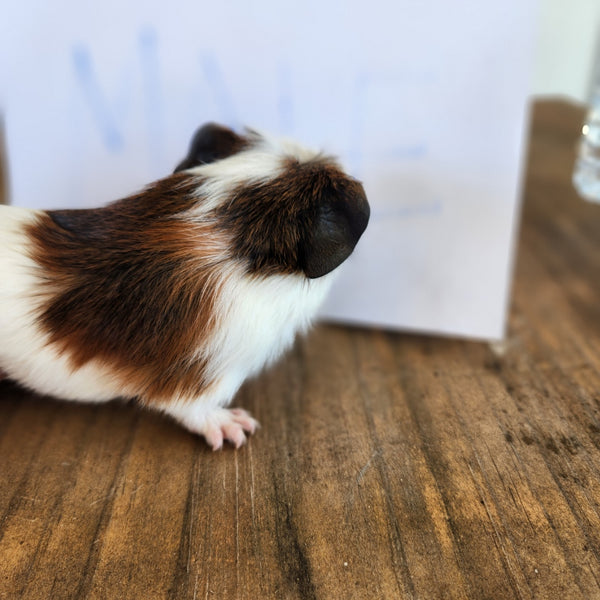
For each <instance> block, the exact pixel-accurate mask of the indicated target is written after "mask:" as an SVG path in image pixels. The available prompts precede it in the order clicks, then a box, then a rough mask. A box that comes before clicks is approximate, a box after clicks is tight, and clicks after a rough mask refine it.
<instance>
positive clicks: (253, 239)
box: [219, 157, 368, 274]
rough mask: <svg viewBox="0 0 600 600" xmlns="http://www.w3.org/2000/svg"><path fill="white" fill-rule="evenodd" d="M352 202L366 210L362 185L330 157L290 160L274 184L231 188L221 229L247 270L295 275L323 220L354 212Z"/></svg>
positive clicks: (301, 267) (301, 266)
mask: <svg viewBox="0 0 600 600" xmlns="http://www.w3.org/2000/svg"><path fill="white" fill-rule="evenodd" d="M355 199H358V200H359V201H360V202H361V203H362V202H363V200H364V204H365V205H366V206H367V209H368V204H367V203H366V198H365V195H364V190H363V188H362V185H361V184H360V183H359V182H358V181H355V180H354V179H351V178H349V177H348V176H347V175H346V174H345V173H343V172H342V171H341V170H340V169H339V168H338V167H337V166H336V165H335V164H334V163H333V162H331V161H330V160H329V159H327V158H325V157H323V158H317V159H314V160H312V161H308V162H304V163H301V162H299V161H297V160H295V159H289V160H288V161H287V163H286V165H285V171H284V172H283V173H282V174H281V175H279V176H278V177H276V178H274V179H273V180H271V181H269V182H267V183H257V184H253V185H244V186H240V187H239V188H238V189H237V190H235V191H234V192H233V194H232V196H231V199H230V200H229V202H225V203H224V204H223V206H222V207H221V209H220V211H219V217H220V226H221V227H224V228H226V229H228V230H230V231H231V232H232V233H233V236H234V251H235V254H236V256H238V257H240V258H243V259H245V260H247V261H248V263H249V271H250V272H260V273H261V274H269V273H278V272H279V273H291V272H299V271H302V270H304V269H305V266H306V262H307V255H308V254H309V253H310V252H311V250H312V245H313V241H314V236H315V231H317V230H319V228H320V227H321V226H322V223H323V220H324V219H327V218H330V216H331V220H332V222H333V221H335V219H337V216H338V215H334V214H333V213H336V212H337V213H340V214H341V213H342V212H344V211H346V210H347V207H350V209H351V210H352V211H354V210H355V209H354V207H353V206H352V203H353V202H354V201H355ZM354 203H356V202H354ZM325 205H327V208H326V212H325V213H324V211H323V208H324V206H325ZM346 205H347V206H346ZM332 215H333V216H332ZM365 226H366V224H365ZM333 227H335V223H333ZM360 233H362V229H361V231H360ZM358 237H360V234H358ZM358 237H356V240H353V242H354V243H356V241H357V240H358ZM354 243H353V244H352V248H353V247H354ZM350 252H351V249H350ZM348 254H349V252H348ZM346 256H347V254H346Z"/></svg>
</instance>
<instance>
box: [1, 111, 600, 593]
mask: <svg viewBox="0 0 600 600" xmlns="http://www.w3.org/2000/svg"><path fill="white" fill-rule="evenodd" d="M581 118H582V112H581V110H580V109H578V108H576V107H573V106H570V105H568V104H566V103H563V102H542V103H538V104H537V105H536V106H535V110H534V113H533V124H532V133H531V143H530V152H529V160H528V168H527V177H526V182H525V188H524V196H525V205H524V213H523V227H522V231H521V236H520V244H519V252H518V260H517V265H516V281H515V286H514V294H513V302H512V307H511V313H510V327H509V335H508V338H507V340H506V342H505V343H504V344H502V345H498V346H494V347H491V346H489V345H487V344H483V343H475V342H464V341H455V340H447V339H435V338H430V337H424V336H414V335H402V334H393V333H386V332H383V331H374V330H361V329H351V328H345V327H334V326H321V327H318V328H317V329H316V330H315V331H313V332H312V333H311V334H310V335H309V336H308V337H307V338H305V339H302V340H300V341H299V342H298V343H297V344H296V346H295V347H294V350H293V352H291V353H290V354H289V355H288V356H287V357H286V358H285V359H284V360H282V361H281V362H280V363H279V364H278V365H276V366H275V367H274V368H273V369H271V370H270V371H268V372H266V373H264V374H263V375H261V376H260V377H259V378H258V379H256V380H255V381H252V382H250V383H248V384H247V385H246V386H245V387H244V388H243V390H242V392H241V394H240V396H239V398H238V404H240V405H242V406H244V407H246V408H248V409H250V410H251V411H252V412H253V413H254V415H255V416H256V417H257V418H258V419H259V420H260V421H261V423H262V426H263V428H262V430H261V431H260V432H259V433H258V434H257V435H256V436H255V437H253V438H252V439H251V441H250V443H249V444H248V445H247V446H246V447H245V448H243V449H241V450H239V451H234V450H232V449H227V450H225V451H223V452H219V453H213V452H211V451H210V450H208V449H207V447H206V446H205V445H204V444H203V443H202V442H201V441H200V440H198V439H195V438H194V437H193V436H191V435H189V434H187V433H186V432H184V431H183V430H181V429H180V428H179V427H177V426H176V425H174V424H172V423H171V422H169V421H167V420H165V419H163V418H161V417H160V416H158V415H154V414H151V413H148V412H142V411H139V410H138V409H136V408H135V407H134V406H131V405H120V404H118V403H113V404H109V405H104V406H85V405H73V404H67V403H62V402H57V401H51V400H48V399H43V398H37V397H35V396H33V395H31V394H29V393H27V392H24V391H22V390H19V389H17V388H16V387H13V386H12V385H11V384H10V383H6V382H4V383H2V384H1V385H0V483H1V486H0V597H2V598H10V599H13V598H52V599H56V598H59V599H62V598H106V599H111V598H119V599H121V598H123V599H126V598H132V599H133V598H135V599H139V598H144V599H153V598H157V599H158V598H160V599H162V598H173V599H175V598H177V599H180V598H189V599H199V598H209V599H212V598H240V599H249V600H250V599H251V600H255V599H259V598H260V599H269V598H274V599H297V598H298V599H300V598H301V599H330V598H336V599H337V598H343V599H346V598H357V599H362V598H367V599H379V598H382V599H389V598H392V599H395V598H407V599H412V598H425V599H436V598H440V599H447V598H449V599H452V598H456V599H461V598H474V599H478V600H484V599H487V598H489V599H493V600H502V599H505V598H506V599H512V598H519V599H537V598H544V599H553V598H557V599H559V598H560V599H566V598H568V599H569V600H571V599H578V598H581V599H585V600H589V599H593V598H600V302H599V301H598V299H599V298H600V277H599V275H600V206H594V205H591V204H586V203H585V202H583V201H581V200H579V199H578V198H577V197H576V195H575V193H574V191H573V189H572V187H571V184H570V175H571V170H572V164H573V158H574V147H575V145H574V144H575V140H576V137H577V135H578V130H579V126H580V122H581Z"/></svg>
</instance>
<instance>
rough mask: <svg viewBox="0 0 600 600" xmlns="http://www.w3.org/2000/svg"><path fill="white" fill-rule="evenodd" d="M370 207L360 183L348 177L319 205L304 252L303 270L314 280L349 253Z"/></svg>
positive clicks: (358, 237) (365, 221) (362, 229)
mask: <svg viewBox="0 0 600 600" xmlns="http://www.w3.org/2000/svg"><path fill="white" fill-rule="evenodd" d="M370 214H371V209H370V207H369V203H368V201H367V196H366V194H365V191H364V189H363V187H362V185H361V184H360V183H359V182H357V181H354V180H349V181H348V185H347V186H343V190H342V191H339V190H338V191H337V192H336V193H334V194H332V195H331V196H329V198H327V199H326V200H325V201H324V202H323V204H322V205H321V209H320V213H319V217H318V220H317V225H316V227H315V230H314V231H313V234H312V236H311V238H310V241H309V243H308V244H307V247H306V248H305V251H304V258H303V261H302V262H303V269H304V273H305V274H306V276H307V277H309V278H311V279H315V278H317V277H322V276H323V275H326V274H327V273H329V272H331V271H333V270H334V269H336V268H337V267H338V266H339V265H341V264H342V263H343V262H344V261H345V260H346V259H347V258H348V257H349V256H350V254H352V251H353V250H354V247H355V246H356V244H357V243H358V240H359V239H360V237H361V235H362V234H363V233H364V231H365V229H366V228H367V225H368V223H369V216H370Z"/></svg>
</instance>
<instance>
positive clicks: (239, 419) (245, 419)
mask: <svg viewBox="0 0 600 600" xmlns="http://www.w3.org/2000/svg"><path fill="white" fill-rule="evenodd" d="M229 412H230V413H231V414H232V415H233V419H234V421H235V422H236V423H238V424H239V425H241V427H242V429H243V430H244V431H247V432H248V433H250V434H252V433H254V432H255V431H256V430H257V429H259V428H260V423H259V422H258V421H257V420H256V419H253V418H252V417H251V416H250V413H249V412H248V411H246V410H244V409H243V408H232V409H230V411H229Z"/></svg>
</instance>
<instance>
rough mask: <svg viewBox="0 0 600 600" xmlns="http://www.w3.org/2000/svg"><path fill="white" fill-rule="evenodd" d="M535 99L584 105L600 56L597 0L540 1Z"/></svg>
mask: <svg viewBox="0 0 600 600" xmlns="http://www.w3.org/2000/svg"><path fill="white" fill-rule="evenodd" d="M539 2H540V16H539V30H538V40H537V47H536V56H535V63H534V74H533V93H534V94H535V95H561V96H569V97H571V98H572V99H575V100H579V101H585V100H586V98H587V97H588V94H589V86H590V81H591V78H592V72H593V65H594V61H595V60H597V59H595V58H594V57H595V56H596V55H597V53H600V0H539Z"/></svg>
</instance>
